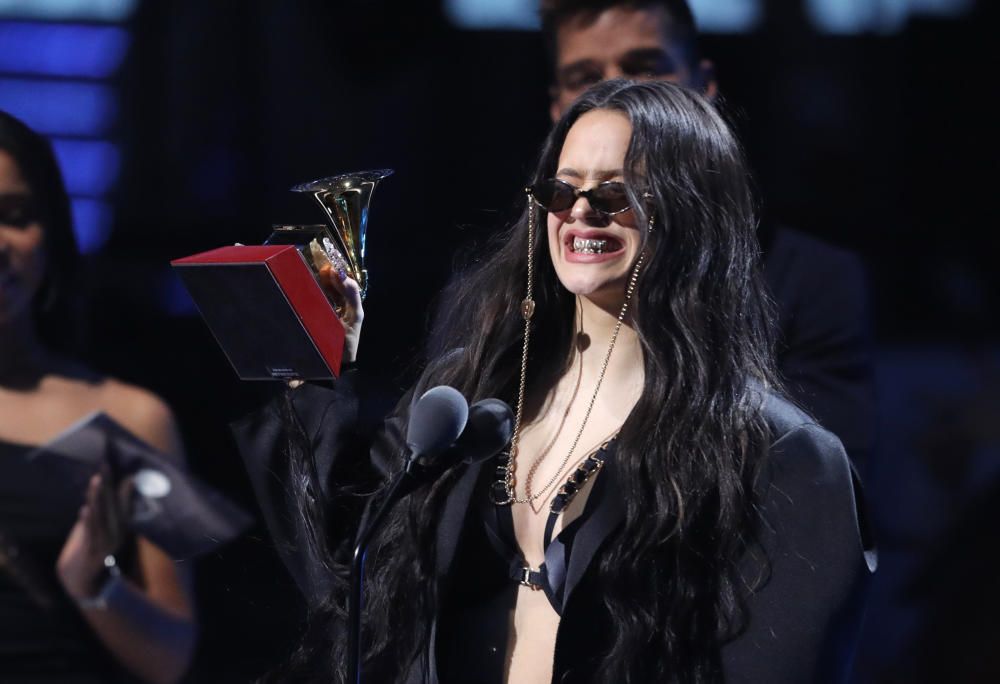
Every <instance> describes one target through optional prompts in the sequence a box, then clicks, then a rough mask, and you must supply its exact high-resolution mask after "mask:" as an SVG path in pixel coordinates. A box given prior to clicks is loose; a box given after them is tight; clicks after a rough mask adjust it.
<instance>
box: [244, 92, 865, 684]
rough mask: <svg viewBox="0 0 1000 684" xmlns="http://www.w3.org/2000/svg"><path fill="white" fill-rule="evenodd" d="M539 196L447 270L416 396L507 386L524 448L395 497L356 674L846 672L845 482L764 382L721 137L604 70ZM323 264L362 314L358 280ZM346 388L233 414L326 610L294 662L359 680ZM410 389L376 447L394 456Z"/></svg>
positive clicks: (428, 677)
mask: <svg viewBox="0 0 1000 684" xmlns="http://www.w3.org/2000/svg"><path fill="white" fill-rule="evenodd" d="M528 205H529V206H528V209H527V211H526V212H525V214H524V215H523V216H522V218H521V220H520V221H519V222H518V223H517V224H516V225H514V226H513V227H512V228H511V229H510V230H509V231H507V232H506V233H505V234H504V235H502V236H500V238H499V239H498V240H497V241H496V243H495V245H494V247H495V249H494V251H492V252H491V253H490V254H489V256H487V257H485V258H483V259H482V260H481V261H480V262H479V263H478V264H477V265H476V266H475V267H474V268H472V269H471V271H470V272H469V273H467V274H465V275H464V276H463V277H462V278H461V279H460V280H459V281H458V284H457V288H456V291H455V292H454V293H453V296H452V297H451V298H450V305H449V306H448V307H447V310H446V311H445V312H444V314H443V315H442V317H441V322H440V324H439V329H438V330H437V334H436V336H435V339H439V340H449V341H450V344H451V345H452V346H453V347H457V348H453V349H444V348H441V349H437V350H435V351H434V353H432V355H431V357H432V358H431V362H430V364H429V365H428V368H427V370H426V371H425V373H424V376H423V377H422V379H421V381H420V383H419V384H418V387H417V388H416V389H415V391H414V392H415V393H419V392H420V391H421V390H422V389H423V388H425V387H429V386H433V385H438V384H449V385H452V386H454V387H456V388H457V389H459V390H460V391H461V392H462V393H463V394H464V395H465V396H466V397H467V398H468V399H469V400H470V401H475V400H478V399H481V398H484V397H491V396H495V397H502V398H504V399H508V400H510V401H511V402H512V403H513V404H515V405H516V407H517V411H516V413H517V428H516V429H515V433H514V437H513V439H512V441H511V445H510V449H509V451H508V452H505V454H502V455H501V456H500V457H499V460H498V461H497V462H495V463H489V464H487V465H485V466H484V465H478V466H475V465H472V466H464V465H461V466H458V467H457V468H455V469H453V470H451V471H450V472H448V473H446V474H445V475H444V476H443V477H441V478H440V479H438V480H437V481H436V482H435V483H434V484H433V485H431V486H429V487H428V488H426V489H424V490H421V491H417V492H415V493H414V494H412V495H410V496H409V497H408V498H407V499H405V500H404V501H403V502H402V503H401V504H400V505H399V506H397V508H396V510H395V511H394V513H393V515H392V518H391V519H390V520H389V522H388V523H387V525H386V527H385V528H384V530H383V532H382V534H381V537H380V538H379V539H378V541H377V543H376V545H375V548H374V549H373V550H372V551H371V552H370V554H369V560H368V564H367V569H368V577H367V590H366V603H365V606H364V608H365V628H364V629H365V632H364V638H363V641H364V649H365V676H366V680H367V681H407V682H423V681H442V682H454V681H459V682H466V681H468V682H503V681H506V682H517V683H521V682H529V683H534V682H550V681H552V682H584V681H586V682H590V681H601V682H668V681H677V682H704V681H719V680H727V681H747V682H806V681H809V682H812V681H824V680H833V681H835V680H839V679H841V678H842V677H843V676H844V674H845V671H846V668H847V666H848V665H849V661H850V652H851V646H852V638H853V634H854V630H855V628H856V621H857V619H858V616H859V610H858V608H859V605H858V602H857V601H855V600H854V599H856V598H857V597H858V596H859V592H860V590H861V589H862V587H863V579H864V577H865V575H866V574H867V571H868V570H867V567H866V564H865V557H864V555H863V548H862V542H861V540H860V537H859V520H858V515H857V513H856V499H855V492H854V487H853V485H852V479H851V475H850V470H849V466H848V463H847V460H846V458H845V456H844V453H843V449H842V447H841V446H840V444H839V442H838V441H837V440H836V438H835V437H833V436H832V435H830V433H828V432H826V431H824V430H822V429H821V428H820V427H818V426H817V425H815V423H814V422H813V421H812V420H810V419H809V418H808V417H807V416H805V415H804V414H803V413H801V412H800V411H798V410H796V409H795V408H794V407H792V406H791V405H789V404H788V403H787V402H785V401H784V400H782V399H781V398H780V397H779V396H778V395H777V394H776V393H775V391H774V386H775V383H774V380H773V372H772V367H771V359H770V356H769V352H770V348H769V333H768V326H767V317H766V315H765V303H764V297H763V295H762V294H761V285H760V283H759V279H758V274H757V246H756V242H755V238H754V220H753V212H752V203H751V199H750V194H749V192H748V187H747V174H746V170H745V168H744V165H743V162H742V158H741V154H740V151H739V147H738V145H737V143H736V141H735V139H734V138H733V136H732V134H731V132H730V131H729V130H728V128H727V127H726V125H725V124H724V123H723V121H722V120H721V119H720V117H719V115H718V114H717V113H716V112H715V110H714V109H713V108H712V107H711V105H709V104H708V103H707V102H706V101H705V100H704V99H703V98H702V97H700V96H699V95H697V94H695V93H692V92H689V91H687V90H684V89H682V88H680V87H678V86H675V85H672V84H667V83H646V84H630V83H627V82H622V81H612V82H608V83H605V84H601V85H599V86H597V87H595V88H594V89H592V90H591V91H589V92H588V93H587V94H586V95H585V96H583V97H582V98H581V99H580V100H579V101H578V102H577V103H576V104H575V105H574V106H573V107H572V108H571V109H570V110H569V111H568V112H567V113H566V114H565V116H564V117H563V118H562V119H561V120H560V121H559V122H558V123H557V124H556V126H555V128H554V129H553V131H552V132H551V133H550V135H549V138H548V140H547V141H546V144H545V146H544V148H543V150H542V154H541V159H540V161H539V164H538V169H537V172H536V174H535V178H534V182H533V185H532V186H531V188H529V198H528ZM536 213H537V214H538V216H537V218H536ZM327 278H328V284H329V285H330V286H331V287H335V288H336V289H337V290H338V291H339V292H340V293H341V294H342V295H346V296H347V299H348V300H349V302H350V303H352V304H353V307H354V310H355V316H356V318H357V320H359V321H360V319H361V315H360V314H361V311H360V307H359V306H358V303H357V302H358V300H357V295H356V287H355V285H354V284H353V283H352V282H350V281H345V282H344V283H339V282H338V279H337V278H336V277H331V276H330V273H329V272H327ZM526 283H527V296H525V284H526ZM347 323H348V326H349V328H350V329H351V331H352V332H353V333H355V335H354V337H353V338H352V339H356V333H357V331H358V328H359V325H360V324H359V323H357V322H353V321H347ZM355 351H356V349H355V348H354V346H353V345H349V348H348V350H347V357H348V358H349V359H353V357H354V353H355ZM356 382H357V381H356V380H355V379H354V377H352V374H351V373H346V374H345V375H344V376H343V377H342V378H341V379H340V380H339V381H338V382H337V383H336V385H335V387H334V389H333V392H332V393H326V392H324V391H323V390H321V389H319V388H317V387H313V386H310V385H305V386H303V387H301V388H299V389H295V390H292V391H291V392H290V400H291V403H290V405H289V406H286V408H291V409H293V411H294V412H293V413H292V414H291V415H290V416H288V415H287V411H284V410H274V409H272V410H271V411H270V412H269V413H268V414H265V416H264V417H263V418H256V419H254V420H251V421H248V422H245V423H243V424H242V425H240V426H238V427H237V435H238V437H239V439H240V441H241V445H242V448H243V450H244V452H245V454H246V456H247V458H248V463H249V467H250V471H251V474H252V475H253V476H254V477H255V479H256V481H257V486H258V491H259V492H261V493H262V494H263V497H262V498H265V499H268V500H269V501H270V502H271V505H273V506H275V509H274V514H273V515H272V521H273V522H274V523H275V529H274V532H275V533H276V534H277V535H278V536H279V537H280V538H282V539H286V540H291V541H294V542H295V543H296V546H295V548H296V549H298V551H292V550H290V548H291V547H285V553H286V559H287V561H288V563H289V567H290V568H291V569H292V571H293V573H294V574H295V575H296V577H297V578H298V579H299V580H300V583H301V584H302V585H303V588H304V590H305V591H306V593H307V596H309V597H310V600H311V602H312V603H313V604H314V606H315V610H314V611H313V619H312V622H311V625H310V629H309V631H308V633H307V635H306V638H305V640H304V641H303V644H302V646H301V647H300V649H299V651H298V652H297V653H296V654H295V655H294V657H293V658H292V660H291V661H290V663H289V664H288V665H287V667H286V669H285V670H284V671H282V672H281V673H279V679H281V678H286V677H292V676H299V677H301V678H303V679H316V680H325V679H330V678H331V677H337V676H342V675H343V667H344V663H345V662H346V657H345V653H344V649H345V644H344V639H343V634H344V626H343V622H344V619H345V610H344V606H345V601H344V593H345V592H344V580H345V576H346V575H345V571H344V569H343V568H344V563H345V560H346V559H347V554H346V553H345V551H346V550H347V549H348V548H349V547H350V533H351V530H352V524H353V523H352V522H351V521H353V520H355V516H356V515H357V509H358V508H359V507H360V505H361V504H360V502H361V501H363V499H364V497H358V496H354V494H356V493H357V492H358V491H359V485H358V481H357V479H356V475H357V474H356V473H354V472H351V471H352V469H354V470H356V469H357V464H358V463H359V462H364V461H365V458H364V456H360V455H358V454H357V450H356V449H355V448H354V447H353V445H354V444H355V443H356V442H357V441H358V440H357V439H356V434H355V431H354V429H353V428H352V420H353V410H354V406H355V400H354V399H353V397H354V394H353V389H352V386H353V385H354V384H355V383H356ZM411 396H413V395H410V396H408V397H406V398H404V400H403V401H402V402H401V403H400V405H399V409H397V411H396V413H395V414H394V415H393V416H392V417H390V418H389V419H388V420H387V422H386V425H385V428H384V430H383V431H382V432H381V433H380V434H379V435H378V436H377V437H376V439H375V441H374V443H373V445H372V447H371V450H370V454H369V456H370V462H371V463H372V464H374V465H375V466H376V468H377V469H378V470H379V471H380V473H382V474H383V475H384V474H385V473H386V472H391V471H392V470H395V469H398V468H399V465H400V462H401V458H402V456H403V453H404V447H403V446H402V444H403V440H402V438H401V435H402V434H403V431H404V429H405V424H406V414H407V409H408V407H409V402H410V400H411V399H410V397H411ZM282 415H286V417H287V418H288V420H289V424H290V425H296V426H297V427H296V429H293V430H290V431H286V430H283V429H282V428H281V418H282ZM298 428H301V429H298ZM286 432H287V433H289V434H290V435H291V438H292V444H293V448H292V449H291V457H290V458H289V459H288V460H287V462H286V461H285V460H284V459H283V456H282V441H283V440H284V439H285V433H286ZM508 454H509V456H508ZM313 456H315V458H313ZM281 469H284V470H285V472H286V473H287V475H288V477H289V478H292V479H291V480H290V481H292V482H306V483H307V484H306V486H304V487H297V488H295V489H296V490H297V491H296V494H297V502H288V501H283V499H282V495H283V493H282V492H277V491H275V487H274V486H273V477H274V473H275V472H278V473H280V472H281V471H282V470H281ZM352 477H353V478H355V479H352ZM267 478H272V484H270V485H269V484H268V479H267ZM347 483H351V485H352V487H351V488H350V489H348V488H347V487H346V486H345V484H347ZM360 491H365V490H364V484H363V483H362V484H361V485H360ZM283 506H284V508H282V507H283ZM303 523H304V524H303ZM289 538H290V539H289Z"/></svg>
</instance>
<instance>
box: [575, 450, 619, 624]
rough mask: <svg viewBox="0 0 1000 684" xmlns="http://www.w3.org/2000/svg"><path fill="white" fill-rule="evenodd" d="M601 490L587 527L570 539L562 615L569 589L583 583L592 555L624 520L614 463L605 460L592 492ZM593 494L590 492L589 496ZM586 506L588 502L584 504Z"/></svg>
mask: <svg viewBox="0 0 1000 684" xmlns="http://www.w3.org/2000/svg"><path fill="white" fill-rule="evenodd" d="M598 486H599V487H601V488H602V489H603V491H602V492H601V501H599V502H597V503H598V505H596V506H595V507H594V509H593V512H592V513H591V518H590V519H589V520H587V524H585V525H584V526H583V527H581V528H580V531H579V532H578V533H577V535H576V537H575V538H574V539H573V550H572V552H571V553H570V559H569V565H568V567H567V568H566V587H565V590H564V592H563V613H564V614H565V611H566V605H567V604H568V603H569V601H570V597H571V596H572V595H573V589H575V588H576V586H577V585H578V584H579V583H580V580H581V579H583V575H584V573H586V572H587V568H588V567H590V563H591V561H593V560H594V555H595V554H596V553H597V550H598V549H599V548H600V547H601V545H602V544H603V543H604V542H605V540H607V538H608V537H609V536H610V535H611V533H612V532H613V531H614V530H615V529H616V528H617V527H618V526H619V525H620V524H621V523H622V522H623V521H624V520H625V504H624V502H623V501H622V497H621V488H619V486H618V477H617V474H616V468H615V459H614V458H609V459H607V460H606V461H605V463H604V467H603V468H602V469H601V472H600V473H599V474H598V476H597V481H595V482H594V487H595V489H596V488H597V487H598ZM595 493H596V492H591V496H593V495H594V494H595ZM588 503H589V502H588Z"/></svg>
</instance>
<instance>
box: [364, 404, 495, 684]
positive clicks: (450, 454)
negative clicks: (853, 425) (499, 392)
mask: <svg viewBox="0 0 1000 684" xmlns="http://www.w3.org/2000/svg"><path fill="white" fill-rule="evenodd" d="M513 432H514V414H513V412H512V411H511V409H510V407H509V406H508V405H507V404H505V403H504V402H502V401H500V400H499V399H483V400H481V401H477V402H476V403H475V404H473V405H472V406H471V407H470V406H469V405H468V403H467V402H466V400H465V397H463V396H462V394H461V392H459V391H458V390H456V389H454V388H453V387H448V386H447V385H439V386H437V387H432V388H431V389H429V390H427V391H426V392H424V393H423V394H422V395H420V397H419V398H418V399H417V400H416V401H415V402H413V404H412V405H411V407H410V420H409V424H408V425H407V428H406V446H407V448H408V449H409V451H410V456H409V458H408V459H407V461H406V466H405V467H404V469H403V470H402V472H400V473H398V474H397V475H396V477H395V478H394V479H393V481H392V483H391V484H390V485H389V487H388V489H387V491H386V494H385V496H384V497H383V499H382V501H381V502H380V503H379V505H378V507H377V508H376V509H375V512H374V513H373V514H372V516H371V518H369V520H368V521H367V524H365V525H364V526H363V528H362V529H361V530H360V531H359V533H358V538H357V545H356V546H355V547H354V558H353V562H352V564H351V593H350V595H349V596H348V634H347V655H348V659H349V660H348V677H349V679H348V681H349V682H353V683H356V684H357V683H360V682H361V606H362V599H363V594H364V586H363V582H364V564H365V555H366V554H367V551H368V545H369V544H370V543H371V540H372V538H373V537H374V536H375V531H376V530H377V529H378V527H379V525H380V524H381V523H382V521H383V520H384V519H385V516H386V514H387V513H388V512H389V509H390V508H392V506H393V504H395V503H396V502H397V501H399V499H401V498H402V497H404V496H405V495H406V494H408V493H409V492H411V491H413V490H414V489H415V488H416V487H417V486H419V485H420V484H421V483H424V482H428V481H430V480H433V479H435V478H437V477H439V476H440V475H441V474H443V473H444V472H445V471H446V470H448V469H449V468H451V467H453V466H455V465H458V464H459V463H460V462H464V463H467V464H472V463H476V462H478V461H481V460H484V459H486V458H489V457H490V456H492V455H494V454H495V453H497V452H498V451H500V449H502V448H503V447H504V446H505V445H506V444H507V442H509V441H510V437H511V434H512V433H513Z"/></svg>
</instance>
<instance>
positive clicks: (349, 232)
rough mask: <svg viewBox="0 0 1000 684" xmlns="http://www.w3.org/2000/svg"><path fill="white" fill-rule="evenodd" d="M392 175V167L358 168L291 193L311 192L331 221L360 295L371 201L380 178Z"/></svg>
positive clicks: (363, 288)
mask: <svg viewBox="0 0 1000 684" xmlns="http://www.w3.org/2000/svg"><path fill="white" fill-rule="evenodd" d="M391 175H392V169H378V170H374V171H357V172H355V173H343V174H340V175H339V176H330V177H328V178H320V179H318V180H314V181H309V182H308V183H302V184H300V185H296V186H295V187H293V188H292V192H311V193H312V195H313V197H315V198H316V201H317V202H319V205H320V206H321V207H323V211H324V212H326V215H327V218H329V220H330V227H331V228H332V229H333V230H332V237H333V239H334V241H335V243H336V245H337V247H338V249H340V252H341V254H343V256H344V260H345V261H346V262H347V274H348V276H350V277H351V278H353V279H354V280H356V281H357V282H358V285H360V286H361V296H362V297H364V296H365V293H366V292H367V290H368V271H367V269H365V230H366V228H367V226H368V203H369V202H371V197H372V192H373V191H374V190H375V186H376V185H377V184H378V182H379V181H380V180H382V179H383V178H385V177H386V176H391Z"/></svg>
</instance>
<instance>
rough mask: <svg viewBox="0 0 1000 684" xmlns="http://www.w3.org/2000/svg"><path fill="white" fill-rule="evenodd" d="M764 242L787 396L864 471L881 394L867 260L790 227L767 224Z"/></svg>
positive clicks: (873, 433) (765, 277) (766, 279)
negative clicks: (873, 351) (864, 264)
mask: <svg viewBox="0 0 1000 684" xmlns="http://www.w3.org/2000/svg"><path fill="white" fill-rule="evenodd" d="M760 242H761V248H762V249H763V252H764V263H763V271H764V279H765V281H766V282H767V285H768V288H769V289H770V293H771V296H772V298H773V299H774V301H775V304H776V309H777V316H778V321H777V322H778V333H779V346H778V358H777V362H778V370H779V371H780V373H781V376H782V378H783V379H784V380H785V383H786V389H787V391H788V394H789V395H790V397H791V398H792V399H793V400H795V401H796V402H797V403H798V404H799V405H800V406H801V407H802V408H804V409H805V410H806V411H808V412H809V413H810V414H811V415H813V416H814V417H815V418H816V420H817V421H818V422H819V424H820V425H822V426H823V427H824V428H826V429H827V430H829V431H830V432H832V433H833V434H835V435H837V437H839V438H840V441H841V442H843V444H844V448H845V449H846V450H847V454H848V455H849V456H850V457H851V460H852V461H853V462H854V464H855V465H856V466H857V468H858V470H860V471H862V472H864V465H865V462H866V460H867V458H868V456H869V455H870V453H871V451H872V448H873V446H874V442H875V391H874V377H873V370H872V358H871V348H870V339H869V335H870V331H869V320H868V304H869V303H868V295H867V291H866V285H865V277H864V270H863V268H862V266H861V262H860V261H859V260H858V258H857V257H856V256H854V255H853V254H851V253H850V252H847V251H844V250H841V249H837V248H836V247H832V246H830V245H828V244H826V243H824V242H821V241H820V240H817V239H815V238H813V237H810V236H808V235H805V234H804V233H800V232H798V231H795V230H791V229H788V228H775V227H770V226H764V227H762V228H761V231H760Z"/></svg>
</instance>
